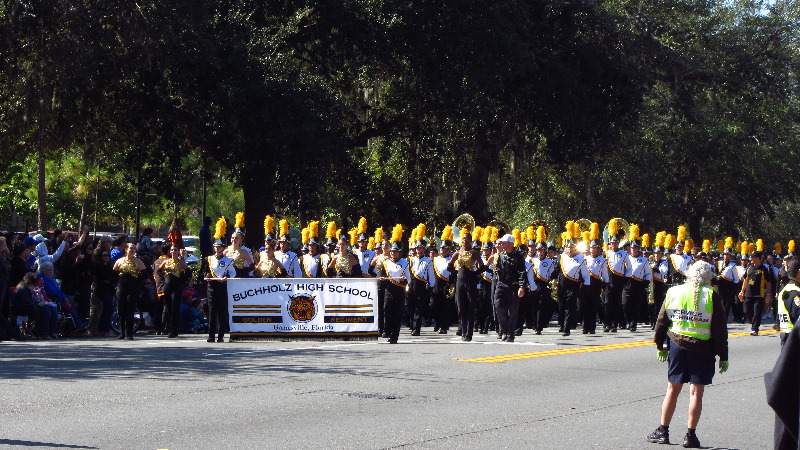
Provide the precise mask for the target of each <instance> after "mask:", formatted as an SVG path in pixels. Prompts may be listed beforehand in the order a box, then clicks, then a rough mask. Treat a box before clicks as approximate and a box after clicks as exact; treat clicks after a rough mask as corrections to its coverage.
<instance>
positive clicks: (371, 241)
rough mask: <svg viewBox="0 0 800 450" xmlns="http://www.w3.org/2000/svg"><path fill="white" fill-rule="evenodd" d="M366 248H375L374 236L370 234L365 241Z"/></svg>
mask: <svg viewBox="0 0 800 450" xmlns="http://www.w3.org/2000/svg"><path fill="white" fill-rule="evenodd" d="M367 250H375V237H374V236H370V237H369V240H368V241H367Z"/></svg>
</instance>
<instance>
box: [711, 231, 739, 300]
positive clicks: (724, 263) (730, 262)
mask: <svg viewBox="0 0 800 450" xmlns="http://www.w3.org/2000/svg"><path fill="white" fill-rule="evenodd" d="M717 274H718V276H717V279H716V284H717V286H718V287H719V293H720V295H721V296H722V304H723V305H724V306H725V311H730V310H731V307H732V306H733V303H734V302H735V301H736V292H737V291H736V285H737V284H738V283H739V273H738V271H737V270H736V261H734V259H733V238H732V237H730V236H728V237H727V238H725V248H724V249H723V250H722V258H721V259H719V260H717Z"/></svg>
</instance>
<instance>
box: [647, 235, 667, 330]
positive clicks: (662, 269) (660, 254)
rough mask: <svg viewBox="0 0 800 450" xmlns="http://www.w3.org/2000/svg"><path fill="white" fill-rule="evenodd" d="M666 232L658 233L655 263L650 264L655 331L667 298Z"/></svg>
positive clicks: (651, 323)
mask: <svg viewBox="0 0 800 450" xmlns="http://www.w3.org/2000/svg"><path fill="white" fill-rule="evenodd" d="M666 235H667V233H666V231H659V232H658V233H656V242H655V244H656V245H655V247H653V262H652V263H650V270H651V271H652V273H653V305H651V308H650V329H651V330H654V329H655V327H656V320H657V319H658V312H659V311H661V305H663V304H664V299H665V298H666V296H667V289H668V286H667V272H668V271H669V268H668V267H667V260H666V259H664V250H665V249H664V241H665V239H666V237H667V236H666Z"/></svg>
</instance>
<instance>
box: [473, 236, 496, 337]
mask: <svg viewBox="0 0 800 450" xmlns="http://www.w3.org/2000/svg"><path fill="white" fill-rule="evenodd" d="M498 231H499V230H498V229H497V228H495V227H492V226H488V227H486V228H484V229H483V232H482V235H481V242H482V243H483V245H482V246H481V252H482V255H481V262H483V265H484V266H486V270H484V271H483V272H481V278H480V281H479V284H478V312H477V314H476V315H475V316H476V323H477V328H478V333H480V334H487V333H488V332H489V329H490V328H491V327H492V325H493V324H494V314H493V309H492V278H493V276H494V255H493V253H492V248H493V247H494V241H496V240H497V234H498Z"/></svg>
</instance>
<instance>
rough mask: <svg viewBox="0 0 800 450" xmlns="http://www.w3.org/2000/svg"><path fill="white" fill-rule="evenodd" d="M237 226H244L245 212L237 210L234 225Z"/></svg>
mask: <svg viewBox="0 0 800 450" xmlns="http://www.w3.org/2000/svg"><path fill="white" fill-rule="evenodd" d="M234 227H236V228H244V213H243V212H241V211H240V212H237V213H236V224H235V225H234Z"/></svg>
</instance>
